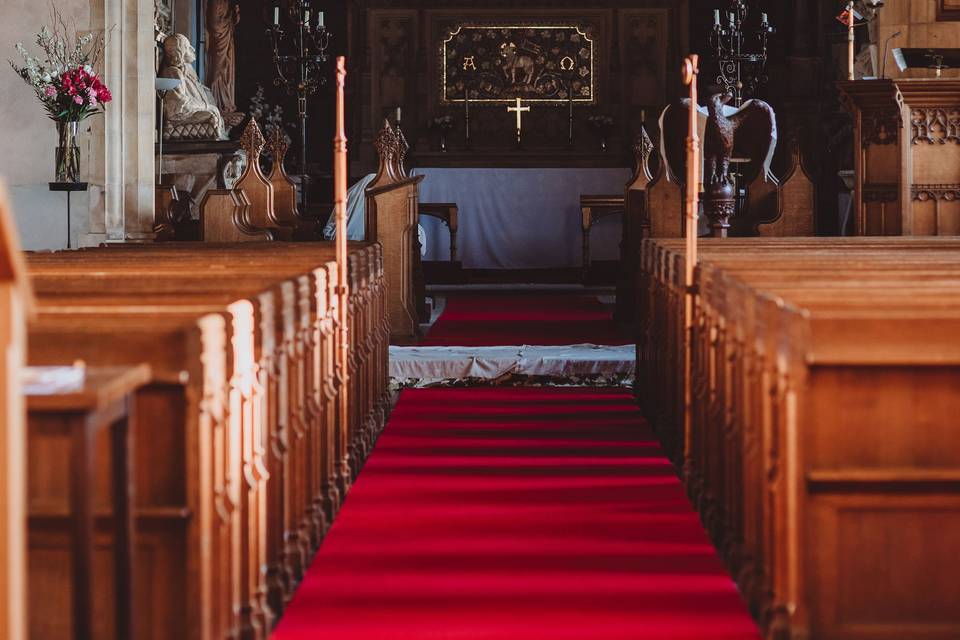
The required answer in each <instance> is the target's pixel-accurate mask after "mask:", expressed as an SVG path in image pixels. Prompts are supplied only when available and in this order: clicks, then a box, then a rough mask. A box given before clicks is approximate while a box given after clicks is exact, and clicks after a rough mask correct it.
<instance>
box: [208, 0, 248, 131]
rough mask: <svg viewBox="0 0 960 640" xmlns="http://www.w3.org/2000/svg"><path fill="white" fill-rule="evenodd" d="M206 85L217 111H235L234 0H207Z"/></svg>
mask: <svg viewBox="0 0 960 640" xmlns="http://www.w3.org/2000/svg"><path fill="white" fill-rule="evenodd" d="M206 17H207V22H206V29H207V43H206V46H207V84H208V85H210V90H211V91H212V92H213V99H214V101H215V102H216V103H217V106H218V107H220V113H222V114H223V115H224V118H227V116H228V115H229V114H233V113H236V111H237V101H236V83H235V78H236V65H237V56H236V46H235V40H234V34H235V32H236V27H237V24H238V23H239V22H240V6H239V5H238V4H237V3H236V1H235V0H207V16H206Z"/></svg>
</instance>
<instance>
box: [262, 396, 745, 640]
mask: <svg viewBox="0 0 960 640" xmlns="http://www.w3.org/2000/svg"><path fill="white" fill-rule="evenodd" d="M758 637H759V636H758V633H757V631H756V628H755V626H754V624H753V622H752V620H751V619H750V617H749V616H748V614H747V612H746V609H745V607H744V605H743V604H742V603H741V601H740V599H739V596H738V594H737V592H736V591H735V589H734V586H733V584H732V582H731V581H730V579H729V578H728V577H727V574H726V572H725V571H724V568H723V567H722V566H721V564H720V561H719V560H718V559H717V557H716V555H715V553H714V550H713V548H712V547H711V545H710V543H709V542H708V541H707V538H706V536H705V534H704V533H703V530H702V529H701V527H700V524H699V521H698V520H697V517H696V516H695V515H694V513H693V512H692V511H691V509H690V506H689V505H688V503H687V501H686V499H685V497H684V494H683V491H682V489H681V487H680V484H679V482H678V480H677V479H676V476H675V475H674V472H673V469H672V468H671V467H670V465H669V463H668V462H667V460H666V459H665V458H664V457H663V454H662V452H661V451H660V449H659V448H658V446H657V445H656V444H655V441H654V438H653V435H652V434H651V433H650V431H649V430H648V429H647V428H645V427H644V426H643V422H642V419H641V417H640V414H639V412H638V410H637V409H636V407H635V405H634V402H633V399H632V397H631V396H630V395H629V393H627V392H622V391H602V390H592V389H549V388H543V389H540V388H531V389H507V388H495V389H429V390H407V391H404V392H403V395H402V396H401V399H400V402H399V404H398V406H397V408H396V410H395V411H394V413H393V416H392V417H391V419H390V423H389V426H388V427H387V430H386V431H385V433H384V435H383V436H382V437H381V439H380V442H379V443H378V444H377V447H376V450H375V451H374V453H373V455H372V456H371V458H370V460H369V462H368V463H367V465H366V467H365V468H364V470H363V472H362V473H361V474H360V477H359V480H358V481H357V484H356V485H355V487H354V489H353V490H352V492H351V493H350V496H349V499H348V500H347V502H346V505H345V506H344V508H343V510H342V511H341V514H340V516H339V518H338V519H337V521H336V522H335V523H334V525H333V527H332V529H331V530H330V533H329V534H328V536H327V539H326V540H325V541H324V543H323V548H322V549H321V551H320V553H319V554H318V556H317V558H316V560H315V562H314V564H313V566H312V567H311V569H310V572H309V573H308V575H307V577H306V578H305V580H304V582H303V584H302V585H301V587H300V590H299V591H298V593H297V595H296V597H295V598H294V600H293V602H292V603H291V605H290V607H289V609H288V611H287V613H286V615H285V616H284V618H283V619H282V620H281V622H280V625H279V626H278V628H277V630H276V632H275V634H274V638H275V639H276V640H295V639H296V640H304V639H307V638H310V639H314V638H338V639H341V640H367V639H371V640H373V639H378V640H379V639H391V640H430V639H440V638H442V639H457V640H465V639H470V640H475V639H493V638H496V639H498V640H499V639H502V640H521V639H524V640H528V639H540V638H543V639H548V638H549V639H550V640H607V639H623V640H627V639H630V640H667V639H669V640H679V639H687V638H689V639H693V638H696V639H698V640H720V639H733V638H758Z"/></svg>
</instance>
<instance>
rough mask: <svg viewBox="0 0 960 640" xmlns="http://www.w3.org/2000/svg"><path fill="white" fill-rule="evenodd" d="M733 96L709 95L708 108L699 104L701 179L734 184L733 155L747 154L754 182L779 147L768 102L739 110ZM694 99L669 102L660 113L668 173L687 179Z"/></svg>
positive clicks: (676, 178) (751, 102)
mask: <svg viewBox="0 0 960 640" xmlns="http://www.w3.org/2000/svg"><path fill="white" fill-rule="evenodd" d="M730 99H731V96H730V95H729V94H726V95H725V94H722V93H717V94H714V95H712V96H710V101H709V103H708V106H707V107H700V106H698V107H697V111H698V113H699V115H700V118H699V119H700V129H701V136H702V138H703V163H704V173H703V182H704V184H705V185H711V184H720V183H727V184H730V183H732V178H731V176H730V160H731V158H744V159H749V160H750V163H749V164H746V165H743V166H741V170H742V171H743V173H744V180H743V181H741V184H746V183H749V182H752V181H753V179H754V178H756V177H757V175H758V174H759V173H760V172H761V171H765V172H766V171H769V169H770V162H771V161H772V160H773V153H774V151H776V148H777V117H776V114H774V112H773V109H772V108H771V107H770V105H769V104H767V103H766V102H764V101H762V100H749V101H747V102H745V103H744V104H743V106H742V107H740V108H739V109H735V108H733V107H730V106H727V103H728V102H729V101H730ZM689 109H690V101H689V100H684V101H683V102H682V103H677V104H672V105H670V106H668V107H667V108H666V109H665V110H664V112H663V115H662V116H661V117H660V129H661V132H662V136H661V140H660V147H661V153H662V155H663V158H664V159H665V161H666V165H667V169H668V171H669V173H670V177H671V178H672V179H673V180H674V181H675V182H683V179H684V176H685V175H686V146H687V128H688V122H689V118H690V115H689V113H690V112H689Z"/></svg>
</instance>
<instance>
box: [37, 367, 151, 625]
mask: <svg viewBox="0 0 960 640" xmlns="http://www.w3.org/2000/svg"><path fill="white" fill-rule="evenodd" d="M52 369H53V370H54V371H56V372H58V373H57V374H55V375H53V376H52V377H50V373H51V370H50V369H43V370H42V373H41V374H40V375H41V379H40V380H36V381H33V382H32V383H31V384H30V385H28V387H27V389H25V391H26V392H27V406H28V412H29V434H28V459H29V460H30V461H31V462H30V470H29V477H30V481H29V495H28V504H29V517H30V542H29V545H30V560H31V565H35V564H36V561H37V560H38V558H42V557H49V555H50V554H48V552H47V550H48V549H50V548H52V547H56V546H61V545H62V544H63V542H62V540H59V539H58V537H59V535H58V534H59V533H60V531H59V530H60V529H61V528H62V521H66V522H67V523H68V537H69V547H70V555H69V561H68V562H66V563H61V564H60V565H59V566H60V568H61V571H62V574H64V575H62V579H61V581H62V582H63V583H66V584H69V585H71V593H70V595H71V598H70V600H71V602H70V606H69V607H68V609H69V619H70V625H71V627H72V630H71V637H73V638H77V639H78V640H87V639H89V638H95V637H100V636H102V633H95V632H94V628H95V623H94V617H95V616H94V614H95V611H94V601H95V597H96V594H98V593H102V592H103V590H102V589H99V590H98V589H97V588H96V587H97V586H98V585H97V583H95V582H94V579H93V578H94V573H95V570H94V557H95V556H94V547H95V536H94V533H95V518H96V516H97V515H98V514H96V513H95V509H96V508H98V507H100V506H101V505H100V504H99V502H100V501H99V500H98V499H97V498H102V497H105V496H107V495H109V498H110V500H109V504H110V506H111V508H110V515H111V517H110V518H109V520H110V524H109V530H108V532H107V533H106V536H107V538H108V540H109V545H110V546H111V547H112V548H113V553H112V556H113V557H112V561H113V562H112V571H111V572H110V573H111V574H112V578H113V580H112V582H113V585H112V586H113V588H112V592H113V595H114V598H113V601H114V611H113V620H112V622H113V635H114V636H116V637H121V638H132V637H134V629H135V628H136V625H137V620H136V614H135V612H134V607H133V602H132V601H133V599H134V598H135V597H136V595H135V591H136V589H137V588H138V585H136V584H135V582H134V578H133V576H134V573H135V570H136V567H135V566H134V565H135V561H134V558H135V556H134V553H133V541H134V535H135V530H136V527H135V525H134V518H133V496H134V495H135V493H136V489H135V487H134V483H133V472H132V465H131V458H132V449H133V446H132V442H133V437H134V432H135V431H136V430H137V429H136V419H137V416H136V415H135V414H134V413H133V411H132V405H133V402H132V396H133V394H134V393H135V392H136V391H137V390H138V389H140V388H141V387H142V386H143V385H144V384H146V383H147V382H149V380H150V369H149V367H146V366H144V365H139V366H135V367H114V368H104V369H86V368H76V367H54V368H52ZM64 370H66V372H67V375H68V376H74V375H75V374H76V373H77V372H78V371H79V372H80V375H81V376H82V377H81V378H80V379H79V380H77V381H72V380H69V379H68V380H67V381H64V380H62V378H61V379H59V380H58V375H59V376H62V375H63V372H64ZM31 371H33V372H37V370H36V369H33V370H31ZM43 376H47V377H48V379H43ZM104 441H106V442H104ZM101 450H109V451H110V460H108V461H106V462H107V464H103V462H104V461H103V460H100V459H99V458H98V454H99V452H100V451H101ZM65 461H66V462H67V464H64V462H65ZM108 470H109V473H107V471H108ZM104 480H107V481H108V482H109V485H108V486H104ZM64 487H67V490H66V491H64ZM65 494H66V495H65ZM64 498H68V500H64ZM50 523H56V524H54V525H53V526H50ZM102 537H103V534H101V538H102ZM105 573H106V572H102V571H101V575H104V574H105ZM29 586H30V589H31V592H30V600H31V601H33V602H38V603H39V602H44V603H46V602H49V598H50V596H51V591H55V590H56V589H51V588H50V585H49V583H47V582H46V581H36V580H35V581H33V582H32V583H31V584H30V585H29ZM52 621H53V620H52V619H51V617H50V616H49V615H48V613H47V610H46V608H45V607H43V606H36V607H34V611H33V615H32V616H31V620H30V628H31V630H32V635H34V636H35V637H37V636H39V637H56V636H57V635H59V634H61V633H62V630H61V629H57V628H56V627H55V626H54V627H53V628H50V627H48V624H49V623H50V622H52ZM105 622H106V620H105V619H104V618H103V617H99V619H98V624H103V623H105Z"/></svg>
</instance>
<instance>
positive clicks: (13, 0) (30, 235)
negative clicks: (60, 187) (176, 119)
mask: <svg viewBox="0 0 960 640" xmlns="http://www.w3.org/2000/svg"><path fill="white" fill-rule="evenodd" d="M57 6H58V8H59V10H60V12H61V13H62V14H63V17H64V20H65V21H66V22H67V24H68V25H74V24H76V25H77V26H78V27H80V28H81V29H86V28H87V26H88V25H89V23H90V9H89V0H59V1H58V2H57ZM47 23H49V12H48V11H47V10H46V7H44V5H43V4H42V3H38V2H37V1H36V0H4V9H3V20H2V21H0V60H2V61H3V65H2V69H0V114H2V115H0V136H2V139H3V145H2V153H0V177H2V179H3V180H5V181H6V182H7V185H8V187H9V189H10V194H11V196H12V199H13V203H12V206H13V211H14V214H15V216H16V219H17V225H18V228H19V231H20V236H21V240H22V243H23V246H24V247H25V248H27V249H54V248H59V247H65V246H66V243H67V235H66V234H67V229H66V202H65V200H66V196H65V195H64V194H62V193H51V192H50V191H49V189H48V188H47V182H49V181H50V180H52V179H53V174H54V148H55V147H56V145H57V136H56V129H55V127H54V124H53V122H51V121H50V120H49V119H47V117H46V113H45V112H44V111H43V108H42V107H41V106H40V103H39V102H38V101H37V99H36V97H35V96H34V95H33V91H31V90H30V87H28V86H27V85H26V84H25V83H24V82H23V81H22V80H21V79H20V78H19V77H17V75H16V74H15V73H14V72H13V69H11V68H10V67H9V65H8V64H6V60H7V59H11V60H14V61H15V62H19V61H20V56H19V54H18V53H17V51H16V50H15V49H14V45H15V44H16V43H17V42H23V44H24V46H25V47H27V50H28V51H30V52H31V53H33V54H34V55H38V54H39V51H38V47H36V45H34V44H33V38H34V36H35V34H36V33H37V32H38V31H39V30H40V27H42V26H43V25H44V24H47ZM84 124H85V125H87V124H89V121H88V122H87V123H84ZM86 128H87V127H86V126H85V127H84V129H86ZM83 139H84V142H85V143H87V144H85V146H84V149H83V162H84V166H85V167H87V166H88V165H89V158H90V150H89V148H88V146H87V145H88V144H89V142H90V135H89V134H88V135H84V137H83ZM85 170H86V168H85ZM89 208H90V207H89V198H88V197H87V194H83V193H79V194H74V196H73V213H74V215H73V227H74V228H73V230H72V235H73V239H74V242H76V240H77V239H78V237H79V235H80V234H81V233H83V232H84V230H85V228H86V223H87V215H86V212H87V211H88V210H89Z"/></svg>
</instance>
